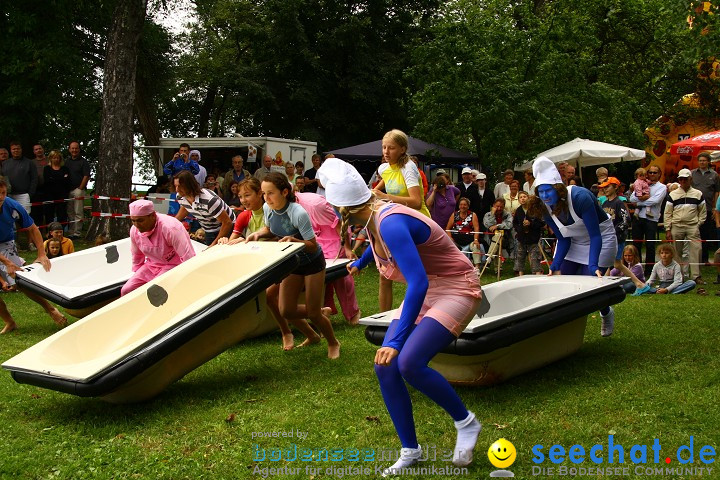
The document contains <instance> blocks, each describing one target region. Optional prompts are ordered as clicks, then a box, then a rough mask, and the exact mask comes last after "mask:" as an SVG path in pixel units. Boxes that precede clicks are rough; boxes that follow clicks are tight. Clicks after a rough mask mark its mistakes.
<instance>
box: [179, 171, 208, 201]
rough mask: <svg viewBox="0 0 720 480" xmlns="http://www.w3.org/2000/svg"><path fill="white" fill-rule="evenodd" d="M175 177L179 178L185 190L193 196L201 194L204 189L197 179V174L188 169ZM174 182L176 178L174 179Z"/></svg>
mask: <svg viewBox="0 0 720 480" xmlns="http://www.w3.org/2000/svg"><path fill="white" fill-rule="evenodd" d="M175 179H177V181H178V183H179V184H180V186H181V187H182V188H183V190H185V192H187V193H189V194H190V195H192V196H193V197H197V196H198V195H200V192H201V191H202V188H201V187H200V184H199V183H198V182H197V180H195V176H194V175H193V174H192V173H190V172H188V171H187V170H183V171H182V172H180V173H178V174H177V175H175ZM173 183H174V180H173Z"/></svg>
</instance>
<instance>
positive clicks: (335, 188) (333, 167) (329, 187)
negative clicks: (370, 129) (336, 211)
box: [317, 158, 370, 207]
mask: <svg viewBox="0 0 720 480" xmlns="http://www.w3.org/2000/svg"><path fill="white" fill-rule="evenodd" d="M317 178H318V180H320V183H321V184H322V185H323V187H325V199H326V200H327V201H328V203H329V204H330V205H334V206H336V207H353V206H355V205H361V204H363V203H365V202H367V201H368V200H369V199H370V189H369V188H368V187H367V185H366V184H365V180H363V178H362V176H360V174H359V173H358V171H357V170H355V167H353V166H352V165H350V164H349V163H347V162H346V161H344V160H341V159H339V158H328V159H327V160H325V162H324V163H323V164H322V166H321V167H320V169H319V170H318V171H317Z"/></svg>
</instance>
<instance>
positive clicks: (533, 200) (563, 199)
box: [527, 183, 569, 218]
mask: <svg viewBox="0 0 720 480" xmlns="http://www.w3.org/2000/svg"><path fill="white" fill-rule="evenodd" d="M539 186H540V185H538V186H537V187H535V195H530V198H528V207H527V209H528V215H530V216H531V217H535V218H543V215H544V214H545V213H547V208H545V204H544V203H543V201H542V200H540V195H538V187H539ZM552 187H553V188H554V189H555V191H556V192H557V194H558V202H557V203H556V204H555V206H554V207H553V209H552V214H553V215H560V214H561V213H567V212H568V211H569V209H568V205H567V195H568V191H567V187H566V186H565V184H564V183H555V184H553V186H552Z"/></svg>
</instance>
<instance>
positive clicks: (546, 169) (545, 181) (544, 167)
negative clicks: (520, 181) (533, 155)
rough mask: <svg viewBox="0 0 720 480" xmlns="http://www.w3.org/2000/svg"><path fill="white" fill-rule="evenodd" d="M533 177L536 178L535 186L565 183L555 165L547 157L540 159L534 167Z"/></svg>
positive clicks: (536, 160)
mask: <svg viewBox="0 0 720 480" xmlns="http://www.w3.org/2000/svg"><path fill="white" fill-rule="evenodd" d="M532 170H533V177H535V184H534V185H535V186H536V187H537V186H540V185H555V184H556V183H563V181H562V178H560V172H559V171H558V169H557V167H556V166H555V164H554V163H553V162H552V161H551V160H550V159H549V158H547V157H538V158H537V159H535V161H534V162H533V166H532Z"/></svg>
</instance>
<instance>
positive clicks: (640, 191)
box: [633, 178, 650, 198]
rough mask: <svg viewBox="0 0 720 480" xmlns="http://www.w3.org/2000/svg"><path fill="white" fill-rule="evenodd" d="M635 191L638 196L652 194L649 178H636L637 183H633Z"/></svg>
mask: <svg viewBox="0 0 720 480" xmlns="http://www.w3.org/2000/svg"><path fill="white" fill-rule="evenodd" d="M633 191H634V192H635V196H636V197H638V198H640V197H642V196H643V195H650V184H649V183H648V182H647V180H643V179H642V178H636V179H635V183H633Z"/></svg>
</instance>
